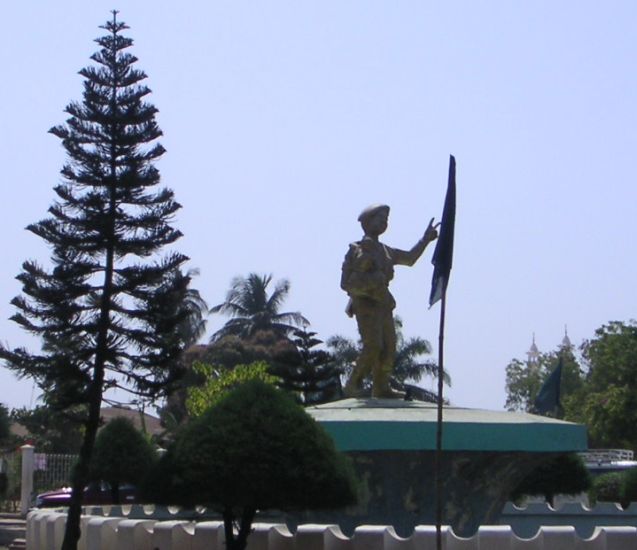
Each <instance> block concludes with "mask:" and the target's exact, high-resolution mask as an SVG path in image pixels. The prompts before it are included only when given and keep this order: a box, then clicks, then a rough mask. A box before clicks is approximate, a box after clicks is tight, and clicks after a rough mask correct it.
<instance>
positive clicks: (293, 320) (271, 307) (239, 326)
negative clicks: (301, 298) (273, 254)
mask: <svg viewBox="0 0 637 550" xmlns="http://www.w3.org/2000/svg"><path fill="white" fill-rule="evenodd" d="M271 282H272V275H258V274H257V273H250V274H249V275H248V276H247V277H245V278H244V277H235V278H234V279H233V280H232V283H231V285H230V290H229V291H228V293H227V294H226V300H225V302H222V303H221V304H219V305H216V306H215V307H213V308H212V309H211V310H210V311H211V313H222V314H224V315H228V316H230V318H231V319H230V320H229V321H228V322H227V323H226V324H225V325H224V326H223V327H222V328H221V329H220V330H218V331H217V332H215V333H214V334H213V335H212V338H211V342H215V341H217V340H219V339H220V338H222V337H224V336H228V335H234V336H239V337H241V338H246V337H250V336H252V335H254V334H255V333H256V332H257V331H273V332H275V333H276V334H278V335H281V336H286V335H288V334H290V333H291V332H292V331H294V329H295V328H297V327H300V326H305V325H308V324H309V323H308V321H307V319H306V318H305V317H303V315H301V314H300V313H299V312H284V313H282V312H281V311H280V309H281V305H282V304H283V302H284V301H285V299H286V298H287V295H288V293H289V292H290V283H289V281H287V280H286V279H282V280H280V281H279V282H277V284H276V285H275V287H274V290H273V291H272V294H270V295H269V296H268V286H269V285H270V283H271Z"/></svg>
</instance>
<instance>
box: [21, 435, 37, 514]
mask: <svg viewBox="0 0 637 550" xmlns="http://www.w3.org/2000/svg"><path fill="white" fill-rule="evenodd" d="M20 451H21V453H22V481H21V485H20V513H21V514H22V515H23V516H26V515H27V512H28V511H29V507H30V506H31V498H32V493H33V467H34V462H33V453H34V451H35V447H34V446H33V445H22V447H20Z"/></svg>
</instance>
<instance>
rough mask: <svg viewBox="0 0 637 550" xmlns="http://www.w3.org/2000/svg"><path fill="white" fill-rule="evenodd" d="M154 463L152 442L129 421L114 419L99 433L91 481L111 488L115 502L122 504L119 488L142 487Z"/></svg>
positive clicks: (94, 450) (92, 463)
mask: <svg viewBox="0 0 637 550" xmlns="http://www.w3.org/2000/svg"><path fill="white" fill-rule="evenodd" d="M153 462H155V451H154V450H153V447H152V445H151V444H150V442H149V441H148V440H147V439H146V438H145V437H144V435H143V434H142V433H141V432H140V431H139V430H138V429H137V428H135V426H134V425H133V423H132V422H131V421H130V420H129V419H128V418H114V419H113V420H111V421H110V422H109V423H108V424H107V425H106V426H104V428H102V429H101V430H100V432H99V433H98V434H97V438H96V440H95V447H94V448H93V457H92V459H91V471H90V478H91V480H94V481H106V482H108V484H109V485H110V486H111V492H112V495H113V501H114V503H116V504H117V503H119V486H120V484H123V483H130V484H133V485H139V484H140V481H141V480H142V479H143V478H144V476H145V475H146V474H147V473H148V471H149V469H150V468H151V466H152V464H153Z"/></svg>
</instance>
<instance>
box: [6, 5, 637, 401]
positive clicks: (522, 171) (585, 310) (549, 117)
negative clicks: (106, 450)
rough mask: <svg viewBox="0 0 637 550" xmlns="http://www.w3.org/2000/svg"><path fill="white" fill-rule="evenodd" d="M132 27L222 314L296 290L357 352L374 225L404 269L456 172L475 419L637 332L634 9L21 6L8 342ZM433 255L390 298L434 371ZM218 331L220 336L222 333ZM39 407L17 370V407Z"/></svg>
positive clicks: (173, 181)
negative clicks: (515, 368) (86, 115)
mask: <svg viewBox="0 0 637 550" xmlns="http://www.w3.org/2000/svg"><path fill="white" fill-rule="evenodd" d="M113 7H115V8H117V9H119V10H120V11H121V13H120V18H121V19H122V20H124V21H125V22H126V23H128V25H129V26H130V27H131V29H130V31H129V36H131V37H132V38H134V40H135V45H134V47H133V49H132V52H133V53H134V54H135V55H136V56H137V57H139V60H140V61H139V63H138V67H139V68H141V69H143V70H145V71H146V72H147V74H148V76H149V78H148V80H147V83H148V85H149V86H150V87H151V89H152V90H153V95H152V96H151V97H150V100H151V101H152V102H153V103H154V104H155V105H156V106H157V107H158V108H159V110H160V113H159V124H160V126H161V128H162V129H163V131H164V134H165V136H164V138H163V139H162V143H163V144H164V146H165V147H166V149H167V151H168V152H167V153H166V155H165V156H164V158H163V159H162V160H161V162H160V163H159V164H158V167H159V169H160V170H161V173H162V178H163V183H164V184H165V185H166V186H169V187H171V188H173V189H174V190H175V193H176V196H177V199H178V200H179V201H180V202H181V203H182V204H183V209H182V210H181V212H180V213H179V216H178V219H177V225H178V226H179V228H180V229H182V231H183V232H184V234H185V237H184V238H183V239H182V241H181V243H180V248H181V249H182V250H183V251H184V252H185V253H187V254H188V255H189V256H190V257H191V263H190V267H193V268H198V269H200V271H201V275H200V277H199V278H198V279H197V280H196V286H197V287H198V288H199V289H200V290H201V292H202V294H203V295H204V297H205V298H206V299H207V300H208V302H209V303H210V304H211V305H214V304H216V303H218V302H220V301H222V299H223V297H224V294H225V292H226V289H227V288H228V285H229V282H230V280H231V278H232V277H233V276H235V275H240V274H241V275H245V274H247V273H248V272H250V271H256V272H260V273H273V274H274V277H275V278H282V277H287V278H289V279H290V280H291V282H292V292H291V295H290V299H289V301H288V303H287V309H290V310H300V311H301V312H302V313H303V314H304V315H305V316H306V317H307V318H308V319H309V320H310V321H311V322H312V328H313V329H314V330H316V331H317V332H318V333H319V335H320V336H321V337H323V338H327V337H329V336H330V335H332V334H335V333H340V334H344V335H347V336H352V337H354V336H356V328H355V324H354V322H353V321H352V320H350V319H349V318H347V317H346V316H345V314H344V311H343V310H344V307H345V303H346V297H345V295H344V293H343V292H342V291H341V290H340V288H339V277H340V266H341V262H342V259H343V256H344V254H345V252H346V249H347V244H348V242H350V241H353V240H356V239H358V238H359V236H360V229H359V226H358V223H357V221H356V218H357V216H358V213H359V212H360V210H362V208H363V207H365V206H367V205H368V204H370V203H377V202H384V203H387V204H389V205H390V206H391V207H392V211H391V216H390V228H389V230H388V232H387V234H386V236H385V242H387V243H388V244H391V245H392V246H396V247H402V248H408V247H410V246H412V245H413V243H414V242H415V241H416V240H417V239H418V238H419V237H420V235H421V234H422V231H423V230H424V229H425V227H426V224H427V222H428V221H429V218H430V217H431V216H436V217H437V218H439V217H440V214H441V211H442V203H443V198H444V192H445V186H446V173H447V163H448V156H449V154H450V153H453V154H454V155H455V156H456V159H457V164H458V169H457V170H458V172H457V173H458V212H457V225H456V250H455V258H454V270H453V272H452V279H451V283H450V286H449V291H448V309H447V331H446V346H445V357H446V367H447V368H448V370H449V372H450V374H451V376H452V378H453V387H452V389H451V390H448V393H447V395H448V396H449V397H450V399H451V401H452V403H454V404H456V405H460V406H468V407H482V408H491V409H500V408H502V407H503V404H504V399H505V394H504V382H505V374H504V369H505V367H506V365H507V363H508V362H509V360H510V359H512V358H513V357H518V358H523V357H524V356H525V355H524V354H525V352H526V351H527V349H528V347H529V344H530V342H531V336H532V334H533V333H534V332H535V334H536V341H537V344H538V346H539V347H540V349H541V350H546V351H548V350H551V349H554V348H555V347H556V346H557V345H558V344H559V342H560V341H561V339H562V337H563V333H564V325H568V331H569V335H570V337H571V340H572V341H573V342H574V343H577V344H579V343H580V342H581V341H582V339H584V338H588V337H591V336H592V334H593V331H594V330H595V328H597V327H598V326H600V325H601V324H603V323H605V322H608V321H610V320H629V319H631V318H633V317H637V314H636V311H637V293H636V292H635V281H637V261H636V260H635V254H634V252H635V238H634V236H635V234H636V230H637V218H636V216H635V210H636V205H637V186H636V185H635V176H634V172H633V169H632V163H633V161H632V159H633V158H634V152H635V148H636V146H637V139H636V135H637V134H636V132H637V130H636V129H637V116H636V115H637V107H636V104H637V102H636V98H637V93H636V92H637V89H636V88H637V76H636V75H637V73H636V70H635V67H636V62H635V61H636V60H635V58H636V56H637V4H635V3H634V2H632V1H612V0H611V1H607V2H604V3H601V2H592V1H575V0H564V1H561V2H553V1H551V2H549V1H534V2H513V1H506V2H505V1H497V2H496V1H493V2H474V1H469V0H467V1H463V2H459V1H455V2H444V3H442V2H440V3H438V2H436V3H434V2H428V1H424V0H419V1H391V2H390V1H387V0H386V1H382V2H381V1H369V0H366V1H355V0H351V1H346V2H344V1H341V0H338V1H337V0H322V1H320V2H317V1H314V2H298V1H297V2H293V1H286V2H283V1H269V2H219V1H215V0H211V1H206V2H203V1H191V2H182V3H176V2H167V1H153V2H141V1H132V0H126V1H124V0H120V1H119V2H118V3H117V4H113V3H112V2H105V1H102V0H99V1H91V2H86V1H84V0H83V1H67V0H60V1H58V2H43V1H39V2H29V3H26V2H13V3H9V4H7V5H5V6H3V18H4V21H5V25H4V29H3V33H2V34H0V66H1V67H2V72H3V75H2V82H3V85H2V86H1V87H0V122H1V126H0V127H1V128H2V133H1V135H0V160H1V162H2V168H3V180H4V183H3V186H2V188H3V191H4V195H3V200H2V201H1V202H0V220H1V223H2V229H3V235H4V243H5V244H4V248H3V250H4V252H3V255H2V260H3V261H2V270H1V272H0V340H2V342H4V343H6V344H9V345H11V346H17V345H27V346H36V345H37V342H35V341H33V340H31V339H30V338H28V337H27V336H26V335H25V334H24V333H23V332H22V331H21V330H19V329H18V327H17V326H16V325H15V324H14V323H12V322H10V321H9V320H8V317H9V316H10V315H11V314H12V313H13V309H12V307H11V306H10V305H9V302H10V300H11V299H12V297H13V296H15V295H16V294H18V293H19V291H20V287H19V285H18V283H17V281H15V279H14V277H15V275H16V274H17V273H18V272H19V270H20V265H21V263H22V261H24V260H25V259H27V258H36V259H39V260H40V261H41V262H43V263H46V262H47V261H48V253H47V250H46V248H45V247H44V245H43V244H42V242H41V241H40V240H39V239H38V238H37V237H35V236H33V235H31V234H30V233H28V232H26V231H25V230H24V227H25V226H26V225H27V224H29V223H31V222H34V221H37V220H38V219H40V218H42V217H43V216H44V215H45V213H46V209H47V208H48V206H49V205H50V203H51V202H52V199H53V192H52V187H53V186H54V185H55V184H56V183H57V182H58V181H59V180H60V176H59V170H60V168H61V167H62V163H63V161H64V152H63V150H62V147H61V145H60V143H59V141H58V140H57V139H56V138H55V137H53V136H51V135H50V134H47V130H48V129H49V128H50V127H51V126H53V125H55V124H60V123H62V122H63V121H64V119H65V115H64V113H63V109H64V107H65V106H66V105H67V103H69V102H70V101H71V100H79V99H80V98H81V89H82V88H81V77H80V76H79V75H78V74H77V71H78V70H79V69H81V68H82V67H84V66H86V65H87V64H89V56H90V55H91V54H92V53H93V52H94V51H95V50H96V47H97V45H96V44H95V43H94V42H93V39H94V38H96V37H97V36H100V35H101V34H102V32H103V31H102V30H101V29H98V26H99V25H101V24H103V23H104V22H105V21H106V19H107V18H109V17H110V14H109V10H110V9H112V8H113ZM430 259H431V249H430V250H428V251H427V252H426V253H425V256H424V257H423V258H422V260H421V261H420V262H419V263H418V264H417V265H416V266H415V267H414V268H411V269H407V268H398V269H397V272H396V278H395V280H394V283H393V286H392V290H393V293H394V295H395V296H396V299H397V302H398V307H397V310H396V312H397V313H398V314H399V315H400V316H401V317H402V318H403V321H404V327H405V333H406V335H408V336H416V335H418V336H423V337H425V338H427V339H429V340H430V341H431V342H432V344H433V345H434V348H437V337H438V315H439V310H438V306H434V308H432V310H428V308H427V297H428V294H429V285H430V280H431V270H432V268H431V264H430ZM223 322H224V320H223V319H222V318H211V322H210V330H209V334H210V333H211V332H212V331H214V330H215V328H218V327H219V326H221V324H222V323H223ZM31 395H32V386H31V384H30V383H29V382H26V381H21V382H18V381H16V380H15V378H14V377H13V376H12V375H11V374H10V373H9V372H7V371H6V370H4V369H0V402H4V403H6V404H8V405H9V406H12V407H14V406H20V405H28V404H29V403H30V400H31Z"/></svg>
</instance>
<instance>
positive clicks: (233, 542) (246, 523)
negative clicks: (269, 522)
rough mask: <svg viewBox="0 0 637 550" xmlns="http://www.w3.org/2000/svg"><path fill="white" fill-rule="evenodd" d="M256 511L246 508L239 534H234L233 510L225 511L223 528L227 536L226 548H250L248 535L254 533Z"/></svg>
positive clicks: (227, 509)
mask: <svg viewBox="0 0 637 550" xmlns="http://www.w3.org/2000/svg"><path fill="white" fill-rule="evenodd" d="M255 514H256V510H255V509H254V508H244V509H243V512H242V513H241V520H240V523H239V532H238V533H237V534H236V535H235V533H234V520H235V518H234V513H233V511H232V509H231V508H229V507H228V508H225V509H224V511H223V527H224V532H225V535H226V548H227V549H228V550H245V549H246V547H247V546H248V535H249V534H250V533H251V532H252V521H253V520H254V515H255Z"/></svg>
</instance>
